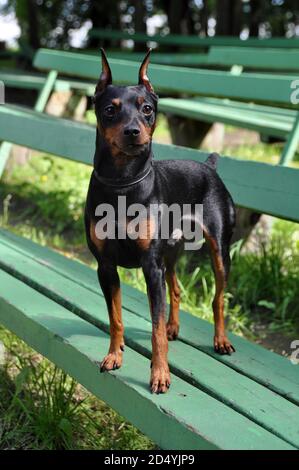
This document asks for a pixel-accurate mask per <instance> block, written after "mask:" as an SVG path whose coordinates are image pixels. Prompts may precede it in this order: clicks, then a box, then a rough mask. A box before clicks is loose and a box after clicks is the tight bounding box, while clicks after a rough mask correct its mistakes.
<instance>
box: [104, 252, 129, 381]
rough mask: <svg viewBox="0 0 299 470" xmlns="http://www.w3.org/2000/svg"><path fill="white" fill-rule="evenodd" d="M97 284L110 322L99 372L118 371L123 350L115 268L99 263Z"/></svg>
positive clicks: (117, 281)
mask: <svg viewBox="0 0 299 470" xmlns="http://www.w3.org/2000/svg"><path fill="white" fill-rule="evenodd" d="M98 277H99V282H100V285H101V288H102V291H103V294H104V296H105V299H106V303H107V308H108V313H109V320H110V347H109V351H108V354H107V356H106V357H105V358H104V359H103V361H102V362H101V372H104V371H105V370H112V369H119V368H120V366H121V365H122V357H123V350H124V336H123V335H124V327H123V322H122V314H121V291H120V282H119V277H118V273H117V269H116V266H113V265H111V264H109V262H107V263H106V262H105V261H103V262H101V263H100V264H99V267H98Z"/></svg>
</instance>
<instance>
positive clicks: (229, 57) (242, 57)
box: [208, 47, 299, 72]
mask: <svg viewBox="0 0 299 470" xmlns="http://www.w3.org/2000/svg"><path fill="white" fill-rule="evenodd" d="M208 63H209V64H213V65H217V66H222V65H226V66H228V67H231V66H233V65H241V66H242V67H248V68H254V69H255V70H257V69H262V70H267V69H268V70H280V71H283V70H284V71H290V70H292V71H296V72H298V71H299V48H298V50H295V49H291V50H279V49H270V48H268V49H267V48H263V49H258V48H251V47H247V48H246V51H244V48H243V47H211V49H210V50H209V54H208Z"/></svg>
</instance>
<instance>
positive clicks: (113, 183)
mask: <svg viewBox="0 0 299 470" xmlns="http://www.w3.org/2000/svg"><path fill="white" fill-rule="evenodd" d="M152 169H153V164H152V163H151V164H150V166H149V167H148V168H146V169H145V170H143V171H141V172H140V173H138V175H136V176H135V178H116V179H115V178H104V176H100V175H99V174H98V172H97V171H96V170H93V174H94V176H95V178H96V179H97V180H98V181H99V182H100V183H102V184H104V185H105V186H109V187H110V188H127V187H129V186H134V184H137V183H140V182H141V181H143V180H144V179H145V178H146V177H147V176H148V175H149V174H150V173H151V171H152Z"/></svg>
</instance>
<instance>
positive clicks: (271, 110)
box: [194, 96, 297, 121]
mask: <svg viewBox="0 0 299 470" xmlns="http://www.w3.org/2000/svg"><path fill="white" fill-rule="evenodd" d="M194 101H195V102H198V103H206V104H215V105H221V106H223V107H226V108H229V109H230V108H233V109H239V110H241V111H242V112H243V111H247V110H250V111H257V112H258V113H259V114H263V113H264V114H265V115H266V116H269V115H271V116H273V115H277V116H278V117H279V119H285V120H287V121H289V120H295V118H296V116H297V111H296V110H295V109H288V108H278V107H276V106H269V105H266V106H265V105H262V104H257V103H253V102H244V101H235V100H234V101H232V100H230V99H229V98H222V99H221V98H211V97H203V96H202V97H200V98H199V97H195V98H194Z"/></svg>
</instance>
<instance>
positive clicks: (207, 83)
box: [34, 49, 297, 105]
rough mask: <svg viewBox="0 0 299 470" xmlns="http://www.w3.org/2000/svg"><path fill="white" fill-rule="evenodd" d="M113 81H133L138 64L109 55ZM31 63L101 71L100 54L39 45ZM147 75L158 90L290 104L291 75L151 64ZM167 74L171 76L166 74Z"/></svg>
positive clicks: (74, 71) (82, 72) (88, 73)
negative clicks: (58, 49) (49, 48)
mask: <svg viewBox="0 0 299 470" xmlns="http://www.w3.org/2000/svg"><path fill="white" fill-rule="evenodd" d="M109 63H110V65H111V69H112V74H113V80H114V83H121V84H125V85H127V84H130V85H133V84H135V83H137V77H138V69H139V64H137V63H136V62H130V61H125V60H117V59H111V60H109ZM34 65H35V67H37V68H40V69H49V67H50V68H52V69H54V70H58V71H59V72H60V73H65V74H69V75H75V76H77V77H84V78H90V79H94V80H97V79H98V78H99V76H100V72H101V61H100V57H96V56H94V55H87V54H78V53H76V54H75V53H72V52H61V51H53V50H48V49H39V50H38V52H37V54H36V56H35V60H34ZM149 76H150V79H151V81H152V83H153V86H154V87H155V89H157V90H158V91H166V92H167V94H171V93H188V94H198V95H208V96H220V97H229V98H236V99H238V98H239V99H240V98H241V99H245V100H253V101H255V100H256V101H271V102H274V103H275V102H277V103H284V104H288V105H289V104H290V95H291V83H292V82H293V81H294V80H295V79H296V78H297V77H296V76H295V75H294V76H291V75H281V76H279V75H274V76H273V75H271V76H269V74H254V73H242V74H241V75H239V76H237V75H234V74H232V73H230V72H219V71H211V70H202V69H201V70H195V69H192V68H188V67H170V66H166V65H155V64H152V65H151V66H150V68H149ZM169 77H171V80H170V78H169Z"/></svg>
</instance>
